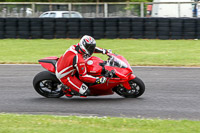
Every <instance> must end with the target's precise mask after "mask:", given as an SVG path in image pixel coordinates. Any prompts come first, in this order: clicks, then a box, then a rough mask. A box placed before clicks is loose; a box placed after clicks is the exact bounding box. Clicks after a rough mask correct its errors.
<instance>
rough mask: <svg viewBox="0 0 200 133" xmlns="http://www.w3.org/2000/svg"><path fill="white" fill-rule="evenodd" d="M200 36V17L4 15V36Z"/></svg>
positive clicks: (1, 35)
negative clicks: (18, 16)
mask: <svg viewBox="0 0 200 133" xmlns="http://www.w3.org/2000/svg"><path fill="white" fill-rule="evenodd" d="M83 35H91V36H93V37H94V38H95V39H101V38H111V39H114V38H134V39H138V38H141V39H196V38H197V39H200V18H139V17H137V18H124V17H123V18H68V19H66V18H57V19H54V18H44V19H43V18H0V38H1V39H3V38H25V39H35V38H44V39H53V38H80V37H82V36H83Z"/></svg>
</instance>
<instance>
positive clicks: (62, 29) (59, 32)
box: [55, 18, 68, 38]
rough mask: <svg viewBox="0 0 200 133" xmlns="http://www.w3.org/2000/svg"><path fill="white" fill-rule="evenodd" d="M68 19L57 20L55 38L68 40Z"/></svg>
mask: <svg viewBox="0 0 200 133" xmlns="http://www.w3.org/2000/svg"><path fill="white" fill-rule="evenodd" d="M67 32H68V19H66V18H57V19H56V20H55V38H67Z"/></svg>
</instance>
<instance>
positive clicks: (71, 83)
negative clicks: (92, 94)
mask: <svg viewBox="0 0 200 133" xmlns="http://www.w3.org/2000/svg"><path fill="white" fill-rule="evenodd" d="M94 52H95V53H103V54H105V53H106V52H107V50H105V49H101V48H97V47H96V48H95V51H94ZM77 71H78V73H79V79H80V80H79V79H78V78H77V77H76V76H75V73H76V72H77ZM56 76H57V78H58V79H59V80H60V81H61V82H62V83H63V84H64V85H66V86H68V87H69V88H70V89H73V90H75V91H77V92H79V93H80V94H83V93H84V92H85V91H86V90H87V89H88V87H87V85H85V84H84V83H83V82H87V83H95V82H96V77H93V76H91V75H88V74H87V69H86V65H85V60H84V58H83V53H82V52H81V51H80V50H79V45H78V44H77V45H72V46H71V47H70V48H69V49H68V50H67V51H66V52H65V53H64V54H63V55H62V56H61V57H60V58H59V60H58V62H57V64H56Z"/></svg>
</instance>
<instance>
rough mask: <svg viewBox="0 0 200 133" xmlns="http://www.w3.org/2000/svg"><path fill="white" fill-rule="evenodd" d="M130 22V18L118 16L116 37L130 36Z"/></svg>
mask: <svg viewBox="0 0 200 133" xmlns="http://www.w3.org/2000/svg"><path fill="white" fill-rule="evenodd" d="M130 27H131V22H130V18H119V21H118V37H119V38H130V36H131V28H130Z"/></svg>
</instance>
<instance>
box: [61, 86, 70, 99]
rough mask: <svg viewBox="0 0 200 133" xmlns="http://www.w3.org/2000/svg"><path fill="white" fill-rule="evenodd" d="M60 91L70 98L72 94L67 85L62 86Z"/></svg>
mask: <svg viewBox="0 0 200 133" xmlns="http://www.w3.org/2000/svg"><path fill="white" fill-rule="evenodd" d="M62 91H63V93H64V94H65V96H66V97H68V98H71V97H73V95H72V94H71V89H70V88H69V87H67V86H64V85H63V86H62Z"/></svg>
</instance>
